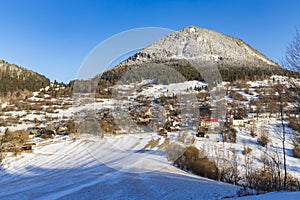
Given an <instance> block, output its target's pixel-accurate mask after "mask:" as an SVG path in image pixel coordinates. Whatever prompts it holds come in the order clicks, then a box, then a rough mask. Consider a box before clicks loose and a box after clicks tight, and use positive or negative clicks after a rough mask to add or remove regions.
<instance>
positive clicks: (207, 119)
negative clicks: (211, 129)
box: [200, 118, 219, 122]
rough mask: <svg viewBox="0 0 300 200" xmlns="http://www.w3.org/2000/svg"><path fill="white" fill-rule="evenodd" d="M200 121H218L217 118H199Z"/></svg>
mask: <svg viewBox="0 0 300 200" xmlns="http://www.w3.org/2000/svg"><path fill="white" fill-rule="evenodd" d="M200 122H219V119H218V118H200Z"/></svg>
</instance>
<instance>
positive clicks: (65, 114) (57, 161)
mask: <svg viewBox="0 0 300 200" xmlns="http://www.w3.org/2000/svg"><path fill="white" fill-rule="evenodd" d="M248 83H249V85H250V86H251V88H250V91H251V92H252V95H249V94H246V93H245V92H244V91H243V89H242V88H236V90H237V91H239V93H240V94H242V95H243V96H245V97H246V99H247V101H246V102H247V103H248V102H249V101H250V100H251V99H255V100H256V99H258V93H257V92H256V91H255V87H257V86H268V81H261V82H248ZM143 84H144V85H146V84H148V83H147V82H145V83H143ZM143 84H142V85H143ZM202 86H205V84H204V83H202V82H197V81H190V82H184V83H180V84H170V85H168V86H165V85H155V84H154V85H151V86H149V87H148V86H147V87H145V88H144V89H143V90H142V91H141V92H140V93H139V94H137V92H135V93H133V94H132V97H137V96H138V95H140V94H142V95H145V96H152V97H160V96H161V95H170V96H172V94H173V93H176V94H188V93H191V94H192V97H191V98H195V96H194V95H193V94H194V93H196V92H195V91H193V90H189V88H194V87H202ZM128 87H129V86H128ZM122 89H124V88H122ZM125 89H126V88H125ZM127 89H128V88H127ZM129 89H130V88H129ZM202 92H204V91H202ZM37 95H38V93H35V94H34V96H33V97H32V98H29V99H30V100H31V101H40V100H43V99H39V98H38V97H35V96H37ZM52 100H53V99H51V101H52ZM69 100H70V99H68V101H69ZM227 100H228V101H232V99H230V98H227ZM120 101H121V100H120ZM115 103H116V102H115V101H112V100H107V99H106V100H104V99H101V100H100V99H98V100H95V102H90V103H88V104H85V105H80V106H79V107H76V106H74V105H73V106H71V107H69V108H66V109H60V108H58V109H55V112H53V113H46V112H45V113H43V115H41V114H38V113H33V112H32V113H26V112H24V111H9V112H6V114H9V115H10V116H12V117H16V116H22V117H21V120H24V119H28V120H33V119H34V118H36V119H38V120H40V121H43V120H44V118H45V117H52V118H57V120H58V121H59V120H62V119H64V118H70V117H72V116H73V115H74V114H75V113H80V112H81V111H82V110H85V111H86V110H93V111H97V110H98V109H102V108H109V109H111V110H113V109H114V106H115V105H114V104H115ZM6 106H7V104H5V103H4V104H2V108H3V107H6ZM9 115H8V116H9ZM6 117H7V116H3V119H6ZM250 118H251V119H252V120H253V119H254V118H253V116H251V117H250V116H249V119H250ZM280 123H281V122H280V121H279V120H278V119H276V118H262V117H260V119H259V121H256V122H255V126H256V132H257V134H258V136H256V137H253V136H251V134H250V128H251V127H250V126H251V125H250V124H247V125H246V126H245V127H235V129H236V130H237V139H236V142H235V143H231V142H224V143H223V142H218V141H217V140H215V139H213V138H214V136H213V135H210V136H209V138H196V137H195V138H196V142H195V143H194V145H195V146H196V147H198V148H199V149H202V150H203V151H204V152H205V155H207V156H209V157H210V158H211V159H213V160H214V161H218V162H219V160H222V159H227V160H230V161H232V160H236V162H238V164H237V168H238V170H239V173H240V174H241V175H244V174H245V165H246V163H245V162H246V161H245V159H246V156H245V152H244V148H245V147H246V148H250V149H251V152H250V154H248V155H249V159H250V160H251V164H252V167H251V168H252V170H256V169H259V168H261V167H263V157H264V156H265V155H269V156H273V157H275V156H278V158H279V159H280V160H282V149H281V145H282V140H281V126H280ZM285 123H287V122H285ZM33 126H36V125H35V124H34V123H32V122H31V123H28V124H26V123H20V124H16V125H13V126H11V127H9V128H10V130H17V129H26V128H28V127H33ZM4 130H5V127H0V131H1V132H2V133H3V132H4ZM262 130H267V135H268V137H269V139H270V141H269V143H268V146H267V148H265V147H263V146H262V145H261V144H259V143H258V141H257V139H258V137H259V136H260V135H261V131H262ZM286 131H287V135H286V153H287V169H288V172H289V173H290V174H292V175H293V176H294V177H296V178H297V177H300V160H299V159H297V158H294V157H293V156H292V148H293V144H292V142H291V141H292V139H293V134H294V132H293V130H292V129H290V128H288V127H286ZM193 134H195V133H193ZM174 135H176V132H175V133H174V132H172V133H169V137H170V138H172V137H173V136H174ZM215 135H217V134H215ZM218 137H219V138H220V134H218V136H216V138H218ZM165 140H166V138H165V137H160V136H158V135H157V133H154V132H150V133H142V134H135V135H132V134H126V135H125V134H122V135H115V136H105V137H104V138H97V137H95V136H93V135H83V134H82V135H80V138H79V139H77V140H72V139H69V140H68V137H66V139H65V140H62V139H55V140H48V142H45V141H43V142H41V141H39V140H36V141H35V142H36V143H37V146H36V147H34V151H33V153H22V154H20V155H18V156H16V157H13V156H8V157H7V158H6V159H5V162H4V164H3V166H2V168H1V171H0V199H158V198H159V199H220V198H225V197H233V198H236V195H237V191H238V190H239V189H240V188H239V187H237V186H233V185H230V184H225V183H221V182H216V181H213V180H209V179H206V178H202V177H199V176H196V175H192V174H191V173H188V172H184V171H182V170H180V169H178V168H176V167H175V166H173V165H172V164H171V163H170V162H169V161H168V160H167V159H166V155H165V151H164V149H163V146H164V143H165ZM235 156H236V157H235ZM219 164H222V162H219ZM281 165H282V164H281ZM244 198H245V199H270V198H271V199H283V198H284V199H300V193H299V192H298V193H297V192H295V193H287V192H277V193H269V194H264V195H258V196H250V197H244Z"/></svg>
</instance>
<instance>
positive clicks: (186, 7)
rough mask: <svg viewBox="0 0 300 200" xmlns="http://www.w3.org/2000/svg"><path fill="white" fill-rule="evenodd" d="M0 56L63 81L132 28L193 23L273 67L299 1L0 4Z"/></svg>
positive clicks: (295, 19)
mask: <svg viewBox="0 0 300 200" xmlns="http://www.w3.org/2000/svg"><path fill="white" fill-rule="evenodd" d="M0 3H1V8H2V9H1V14H0V15H1V17H0V23H1V25H2V31H1V32H0V44H1V45H0V59H3V60H5V61H7V62H9V63H12V64H16V65H19V66H21V67H25V68H27V69H30V70H33V71H35V72H38V73H40V74H43V75H45V76H47V77H48V78H50V79H51V81H54V80H57V81H59V82H61V81H63V82H65V83H68V82H69V81H70V80H72V79H76V77H77V73H78V70H79V68H80V66H81V64H82V63H83V61H84V60H85V58H86V57H87V56H88V55H89V53H90V52H91V51H92V50H93V49H94V48H95V47H96V46H97V45H98V44H99V43H101V42H103V41H104V40H106V39H108V38H109V37H111V36H113V35H115V34H118V33H120V32H123V31H126V30H130V29H133V28H142V27H162V28H167V29H172V30H181V29H183V28H185V27H187V26H190V25H194V26H198V27H201V28H207V29H211V30H215V31H217V32H220V33H223V34H226V35H230V36H232V37H236V38H239V39H241V40H243V41H245V42H246V43H247V44H249V45H250V46H252V47H253V48H254V49H256V50H258V51H260V52H261V53H263V54H264V55H265V56H267V57H268V58H270V59H271V60H273V61H275V62H277V63H279V64H280V60H281V59H282V58H283V57H284V55H285V50H286V46H287V45H288V43H289V42H291V40H292V39H293V36H294V35H295V31H296V28H297V27H299V26H300V24H299V21H298V19H299V18H300V14H299V10H300V2H299V1H296V0H292V1H288V2H286V1H280V0H274V1H271V0H265V1H259V0H252V1H250V0H245V1H238V0H229V1H226V3H225V2H224V1H221V0H217V1H192V0H191V1H176V0H175V1H168V0H167V1H143V2H142V3H140V2H138V1H133V0H130V1H126V2H125V1H114V2H111V1H99V2H98V1H83V0H76V1H71V0H62V1H58V0H44V1H38V0H27V1H18V0H10V1H8V0H0Z"/></svg>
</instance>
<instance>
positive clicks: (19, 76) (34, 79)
mask: <svg viewBox="0 0 300 200" xmlns="http://www.w3.org/2000/svg"><path fill="white" fill-rule="evenodd" d="M48 85H50V80H49V79H48V78H46V77H45V76H43V75H40V74H38V73H35V72H33V71H30V70H27V69H25V68H22V67H19V66H17V65H15V64H9V63H8V62H6V61H4V60H0V96H7V95H10V94H13V93H17V92H21V91H25V90H28V91H36V90H39V89H40V88H42V87H45V86H48Z"/></svg>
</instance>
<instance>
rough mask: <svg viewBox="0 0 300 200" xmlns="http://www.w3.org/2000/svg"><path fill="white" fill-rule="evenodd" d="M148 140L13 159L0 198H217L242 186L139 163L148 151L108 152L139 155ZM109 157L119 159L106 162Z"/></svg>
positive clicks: (65, 147) (0, 180) (48, 149)
mask: <svg viewBox="0 0 300 200" xmlns="http://www.w3.org/2000/svg"><path fill="white" fill-rule="evenodd" d="M149 139H151V137H142V138H139V140H140V141H141V142H140V143H138V144H136V145H134V143H136V142H137V141H138V140H137V138H136V136H131V135H126V136H123V137H110V138H106V139H105V141H98V142H99V143H97V145H95V144H96V143H95V140H89V141H88V140H84V139H80V140H77V141H63V142H58V143H54V144H50V145H46V146H38V147H36V149H35V150H34V153H32V154H22V155H20V156H18V157H10V158H9V159H7V160H6V162H5V164H4V168H3V169H2V172H1V175H0V188H1V189H0V199H10V200H12V199H158V198H162V199H219V198H222V197H225V196H234V195H235V194H236V191H237V189H238V187H235V186H232V185H229V184H224V183H220V182H215V181H212V180H208V179H205V178H201V177H197V176H195V175H191V174H188V173H186V172H183V171H181V170H179V169H177V168H175V167H173V166H172V165H170V164H169V163H168V162H166V161H165V160H164V158H163V156H158V154H151V153H150V154H148V155H146V157H147V159H149V160H151V162H146V161H145V160H144V162H140V161H141V160H140V159H139V158H140V155H139V154H147V151H146V152H145V153H136V154H130V156H129V157H130V158H129V159H126V158H123V159H120V157H117V153H118V152H110V154H108V151H107V150H106V149H107V148H108V147H109V146H110V145H111V144H117V145H118V146H119V147H123V148H124V149H121V150H119V151H121V152H122V151H123V152H128V150H129V149H132V150H133V151H136V150H137V149H139V148H142V147H143V146H144V144H145V142H147V140H149ZM93 141H94V142H93ZM125 150H126V151H125ZM91 152H92V153H91ZM94 155H96V156H97V157H98V158H104V160H105V159H107V160H106V161H107V162H105V163H102V162H101V160H99V159H96V158H95V156H94ZM111 155H113V156H116V159H114V160H112V159H108V157H111ZM135 156H136V157H135ZM159 157H161V158H159ZM128 161H131V162H128ZM108 162H111V163H114V164H115V165H114V164H113V165H111V163H108ZM112 166H113V167H115V168H111V167H112ZM152 167H153V169H155V170H152ZM117 168H120V169H124V168H126V171H125V170H117Z"/></svg>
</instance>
